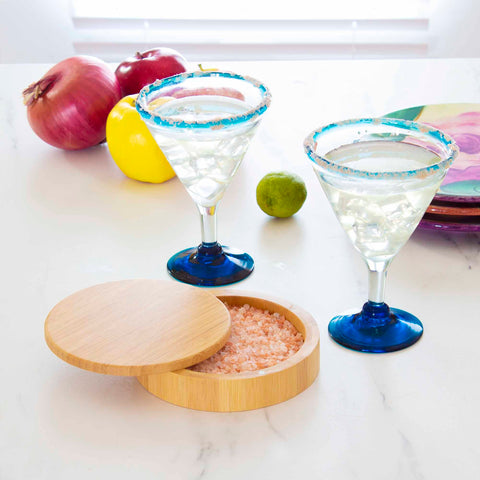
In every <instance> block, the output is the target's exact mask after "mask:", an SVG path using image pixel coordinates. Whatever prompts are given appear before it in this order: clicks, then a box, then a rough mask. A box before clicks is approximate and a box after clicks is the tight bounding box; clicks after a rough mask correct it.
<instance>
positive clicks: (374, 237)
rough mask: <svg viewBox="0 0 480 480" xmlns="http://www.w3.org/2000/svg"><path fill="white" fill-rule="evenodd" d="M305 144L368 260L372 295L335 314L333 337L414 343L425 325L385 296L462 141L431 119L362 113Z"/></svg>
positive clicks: (396, 346) (378, 346)
mask: <svg viewBox="0 0 480 480" xmlns="http://www.w3.org/2000/svg"><path fill="white" fill-rule="evenodd" d="M304 147H305V152H306V154H307V155H308V157H309V158H310V160H311V161H312V165H313V168H314V171H315V173H316V175H317V178H318V180H319V181H320V184H321V186H322V188H323V191H324V193H325V195H326V197H327V199H328V201H329V202H330V204H331V206H332V208H333V210H334V212H335V215H336V216H337V219H338V221H339V222H340V224H341V226H342V227H343V229H344V230H345V232H346V233H347V236H348V237H349V239H350V240H351V242H352V244H353V246H354V247H355V249H356V250H357V251H358V252H359V253H360V255H361V256H362V258H363V259H364V261H365V263H366V265H367V267H368V301H367V302H366V303H365V304H364V305H363V308H362V309H361V311H360V312H358V313H355V314H346V315H339V316H336V317H334V318H333V319H332V320H331V321H330V323H329V326H328V331H329V334H330V336H331V337H332V338H333V339H334V340H335V341H336V342H338V343H340V344H341V345H343V346H345V347H348V348H351V349H353V350H358V351H363V352H372V353H383V352H391V351H395V350H400V349H403V348H406V347H408V346H410V345H412V344H413V343H415V342H416V341H417V340H418V339H419V338H420V337H421V335H422V333H423V325H422V323H421V321H420V320H419V319H418V318H417V317H416V316H414V315H412V314H411V313H408V312H406V311H404V310H400V309H398V308H390V307H389V306H388V305H387V304H386V303H385V300H384V291H385V278H386V272H387V268H388V266H389V265H390V263H391V262H392V260H393V258H394V257H395V255H396V254H397V253H398V251H399V250H400V249H401V248H402V246H403V245H404V244H405V243H406V242H407V240H408V239H409V238H410V236H411V234H412V233H413V231H414V230H415V228H416V227H417V225H418V223H419V222H420V220H421V218H422V216H423V214H424V213H425V210H426V209H427V207H428V205H429V204H430V202H431V200H432V198H433V196H434V195H435V193H436V192H437V190H438V188H439V186H440V184H441V182H442V180H443V178H444V177H445V174H446V172H447V170H448V168H449V167H450V165H451V164H452V162H453V160H454V159H455V157H456V155H457V154H458V148H457V146H456V144H455V143H454V142H453V140H452V139H451V138H450V137H448V136H447V135H445V134H444V133H442V132H441V131H439V130H437V129H434V128H432V127H429V126H427V125H422V124H419V123H415V122H410V121H405V120H397V119H390V118H377V119H375V118H363V119H354V120H346V121H342V122H339V123H333V124H330V125H327V126H324V127H321V128H319V129H316V130H314V131H313V132H311V133H310V135H308V137H307V138H306V139H305V142H304ZM417 268H418V267H417Z"/></svg>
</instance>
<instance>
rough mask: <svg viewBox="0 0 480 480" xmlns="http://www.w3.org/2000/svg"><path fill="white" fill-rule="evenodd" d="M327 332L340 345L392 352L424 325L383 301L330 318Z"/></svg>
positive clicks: (419, 332)
mask: <svg viewBox="0 0 480 480" xmlns="http://www.w3.org/2000/svg"><path fill="white" fill-rule="evenodd" d="M328 333H329V334H330V336H331V337H332V338H333V339H334V340H335V341H336V342H337V343H339V344H340V345H343V346H344V347H347V348H351V349H352V350H358V351H360V352H369V353H386V352H394V351H396V350H401V349H403V348H407V347H409V346H410V345H412V344H414V343H415V342H416V341H417V340H418V339H419V338H420V337H421V336H422V333H423V325H422V323H421V322H420V320H419V319H418V318H417V317H415V316H414V315H412V314H410V313H408V312H405V311H404V310H399V309H398V308H390V307H389V306H388V305H387V304H386V303H374V302H367V303H365V305H364V306H363V308H362V311H361V312H360V313H356V314H353V315H341V316H338V317H335V318H333V319H332V320H331V321H330V323H329V325H328Z"/></svg>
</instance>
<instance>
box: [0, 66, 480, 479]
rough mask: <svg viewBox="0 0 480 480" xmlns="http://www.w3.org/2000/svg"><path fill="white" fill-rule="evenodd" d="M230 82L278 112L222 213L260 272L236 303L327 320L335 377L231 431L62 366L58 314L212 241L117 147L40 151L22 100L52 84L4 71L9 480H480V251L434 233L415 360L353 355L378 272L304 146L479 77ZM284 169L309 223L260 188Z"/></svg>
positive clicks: (407, 254)
mask: <svg viewBox="0 0 480 480" xmlns="http://www.w3.org/2000/svg"><path fill="white" fill-rule="evenodd" d="M224 66H226V67H228V68H230V69H233V70H237V71H238V72H240V73H247V74H250V75H252V76H255V77H258V78H260V79H262V80H264V81H265V82H266V83H267V84H268V85H269V86H270V87H271V90H272V94H273V102H272V107H271V109H270V111H269V112H268V113H267V115H266V116H265V119H264V121H263V123H262V125H261V126H260V129H259V131H258V134H257V136H256V138H255V139H254V141H253V143H252V145H251V148H250V150H249V152H248V153H247V155H246V157H245V160H244V162H243V164H242V166H241V168H240V170H239V172H238V175H237V177H236V178H235V179H234V181H233V183H232V185H231V186H230V188H229V190H228V191H227V193H226V195H225V197H224V199H223V200H222V202H221V204H220V207H219V211H218V216H219V218H218V220H219V225H218V232H219V240H220V241H221V242H222V243H224V244H227V245H231V246H238V247H241V248H243V249H245V250H246V251H247V252H249V253H250V254H251V255H252V256H253V257H254V259H255V261H256V269H255V271H254V273H253V275H251V276H250V277H249V278H248V279H247V280H245V281H243V282H241V283H239V284H237V285H236V286H235V287H234V288H236V289H239V290H250V291H257V292H259V293H262V292H263V293H268V294H271V295H275V296H280V297H283V298H286V299H289V300H290V301H291V302H293V303H296V304H298V305H300V306H301V307H303V308H304V309H306V310H308V311H309V312H310V313H311V314H312V315H313V316H314V317H315V319H316V321H317V322H318V325H319V328H320V334H321V339H320V347H321V367H320V375H319V377H318V379H317V380H316V381H315V383H314V384H313V385H312V386H311V387H310V388H309V389H308V390H306V391H305V392H303V393H302V394H300V395H299V396H297V397H295V398H293V399H292V400H289V401H288V402H285V403H282V404H279V405H275V406H272V407H270V408H266V409H261V410H255V411H250V412H242V413H231V414H216V413H206V412H197V411H190V410H187V409H183V408H180V407H176V406H173V405H170V404H168V403H165V402H163V401H162V400H160V399H158V398H156V397H154V396H152V395H150V394H149V393H148V392H147V391H146V390H144V389H143V388H142V387H141V386H140V384H139V383H138V382H137V381H136V380H135V379H134V378H122V377H110V376H104V375H98V374H94V373H90V372H87V371H83V370H80V369H77V368H74V367H72V366H70V365H67V364H66V363H64V362H62V361H61V360H59V359H58V358H57V357H55V356H54V355H53V354H52V353H51V352H50V350H49V349H48V348H47V346H46V344H45V342H44V338H43V324H44V320H45V317H46V315H47V313H48V312H49V310H50V309H51V308H52V307H53V306H54V305H55V304H56V303H57V302H58V301H60V300H61V299H62V298H64V297H65V296H67V295H69V294H70V293H73V292H75V291H76V290H79V289H81V288H84V287H87V286H89V285H93V284H97V283H101V282H106V281H110V280H119V279H125V278H159V279H169V276H168V274H167V272H166V268H165V262H166V260H167V258H168V257H169V256H170V255H171V254H172V253H174V252H176V251H178V250H179V249H180V248H186V247H189V246H191V245H193V244H196V243H197V242H198V241H199V235H200V224H199V221H198V218H197V211H196V209H195V207H194V204H193V202H192V201H191V200H190V198H189V197H188V195H187V194H186V192H185V191H184V189H183V187H182V185H181V184H180V183H179V181H178V180H176V179H174V180H171V181H169V182H167V183H165V184H163V185H149V184H142V183H139V182H135V181H133V180H129V179H127V178H125V177H124V176H123V174H122V173H121V172H120V171H119V170H118V169H117V167H116V165H115V164H114V162H113V161H112V159H111V157H110V155H109V153H108V150H107V148H106V146H99V147H95V148H92V149H89V150H86V151H82V152H64V151H61V150H57V149H54V148H53V147H50V146H48V145H47V144H45V143H43V142H42V141H41V140H39V139H38V138H37V137H36V136H35V135H34V134H33V132H32V130H31V129H30V127H29V125H28V123H27V120H26V112H25V107H24V106H23V105H22V102H21V91H22V89H23V88H25V87H26V86H27V85H28V84H29V83H31V82H33V81H35V80H37V79H38V78H39V77H40V76H41V75H43V74H44V73H45V72H46V70H47V66H46V65H15V66H14V65H0V78H1V80H0V82H1V83H0V84H1V88H0V129H1V130H0V152H1V154H0V155H1V162H2V166H1V176H0V195H1V196H0V199H1V202H0V209H1V218H2V225H3V228H2V236H1V246H2V247H1V249H0V255H1V263H0V264H1V266H2V271H3V275H2V284H3V288H2V289H1V290H0V305H1V306H2V308H1V310H0V322H1V326H2V335H1V337H0V360H1V361H0V365H1V367H0V368H1V380H2V383H1V384H2V389H1V390H2V391H1V395H0V478H1V479H2V480H29V479H32V480H43V479H45V480H46V479H48V480H54V479H62V480H63V479H69V480H84V479H97V478H98V479H100V478H101V479H116V480H122V479H141V480H150V479H151V480H154V479H155V480H159V479H168V480H170V479H181V480H183V479H188V480H193V479H200V478H202V479H221V480H224V479H234V480H235V479H244V478H250V479H273V478H275V479H294V478H299V479H300V478H302V479H329V480H331V479H334V480H344V479H345V480H356V479H367V478H368V479H369V480H386V479H388V480H391V479H401V480H403V479H418V480H419V479H428V480H430V479H431V480H438V479H450V478H462V479H466V480H467V479H471V480H474V479H478V478H480V443H479V442H478V432H479V431H480V416H479V413H478V412H479V405H480V385H479V373H478V364H479V360H480V355H479V338H480V294H479V288H480V235H478V234H447V233H441V232H425V231H424V232H422V231H417V232H415V233H414V235H413V236H412V238H411V239H410V241H409V242H408V244H407V245H406V246H405V247H404V248H403V249H402V251H401V252H400V253H399V255H398V256H397V258H396V259H395V260H394V262H393V264H392V265H391V268H390V270H389V275H388V281H387V290H386V300H387V302H388V303H389V304H391V305H392V306H397V307H402V308H404V309H406V310H409V311H411V312H413V313H415V314H416V315H417V316H418V317H419V318H420V319H421V320H422V322H423V324H424V327H425V333H424V335H423V338H422V339H421V340H420V341H419V342H418V343H417V344H415V345H414V346H413V347H411V348H409V349H407V350H404V351H401V352H397V353H392V354H384V355H368V354H361V353H356V352H353V351H349V350H347V349H345V348H342V347H340V346H338V345H336V344H335V343H333V342H332V341H331V340H330V338H329V337H328V334H327V324H328V321H329V319H330V318H331V317H332V316H333V315H334V314H337V313H340V312H341V311H344V310H347V309H349V308H351V307H359V306H360V305H361V304H362V303H363V302H364V301H365V299H366V292H367V272H366V268H365V266H364V265H363V263H362V261H361V259H360V258H359V255H358V254H357V253H356V252H355V251H354V250H353V247H352V246H351V245H350V244H349V242H348V240H347V238H346V236H345V234H344V232H343V231H342V230H341V227H340V226H339V224H338V223H337V221H336V219H335V217H334V214H333V213H332V211H331V209H330V207H329V205H328V204H327V201H326V199H325V197H324V195H323V193H322V191H321V189H320V186H319V185H318V184H317V180H316V178H315V177H314V174H313V171H312V170H311V167H310V166H309V164H308V161H307V158H306V156H305V155H304V153H303V146H302V143H303V139H304V137H305V136H306V134H307V133H309V132H310V131H311V130H312V129H313V128H314V127H317V126H319V125H321V124H324V123H326V122H329V121H334V120H340V119H344V118H348V117H357V116H376V115H381V114H383V113H386V112H389V111H393V110H396V109H399V108H404V107H408V106H413V105H419V104H426V103H443V102H480V59H476V60H474V59H471V60H460V59H459V60H428V61H427V60H413V61H406V60H405V61H404V60H392V61H352V62H350V61H322V62H311V63H308V62H288V63H282V62H273V63H266V62H259V63H231V64H228V65H224ZM285 169H286V170H291V171H294V172H296V173H298V174H299V175H301V176H302V177H303V179H304V180H305V182H306V184H307V188H308V198H307V201H306V203H305V205H304V207H303V208H302V210H300V212H299V213H298V214H297V215H296V216H295V217H293V218H291V219H288V220H274V219H270V218H268V217H267V216H266V215H265V214H263V212H261V211H260V209H259V208H258V207H257V205H256V201H255V188H256V185H257V183H258V181H259V180H260V178H261V177H262V176H263V175H264V174H265V173H267V172H269V171H271V170H285ZM171 281H173V280H171Z"/></svg>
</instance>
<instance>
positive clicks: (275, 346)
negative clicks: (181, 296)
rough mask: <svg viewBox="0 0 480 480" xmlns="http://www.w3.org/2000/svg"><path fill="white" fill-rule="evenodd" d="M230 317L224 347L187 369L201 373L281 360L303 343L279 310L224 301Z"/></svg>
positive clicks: (261, 365)
mask: <svg viewBox="0 0 480 480" xmlns="http://www.w3.org/2000/svg"><path fill="white" fill-rule="evenodd" d="M225 305H226V307H227V309H228V311H229V312H230V317H231V320H232V329H231V332H230V338H229V339H228V341H227V342H226V343H225V345H224V347H223V348H222V349H221V350H219V351H218V352H216V353H215V354H214V355H212V356H211V357H210V358H207V359H206V360H204V361H203V362H201V363H198V364H197V365H193V366H192V367H190V370H194V371H196V372H203V373H240V372H248V371H255V370H261V369H264V368H268V367H272V366H273V365H276V364H277V363H280V362H283V361H284V360H286V359H287V358H289V357H291V356H292V355H294V354H295V353H296V352H298V350H299V349H300V347H301V346H302V345H303V337H302V334H301V333H300V332H298V331H297V329H296V328H295V327H294V326H293V325H292V324H291V323H290V322H289V321H288V320H287V319H286V318H285V317H284V316H283V315H281V314H279V313H278V312H275V313H271V312H269V311H267V310H261V309H258V308H255V307H252V306H250V305H247V304H245V305H243V306H230V305H228V304H225Z"/></svg>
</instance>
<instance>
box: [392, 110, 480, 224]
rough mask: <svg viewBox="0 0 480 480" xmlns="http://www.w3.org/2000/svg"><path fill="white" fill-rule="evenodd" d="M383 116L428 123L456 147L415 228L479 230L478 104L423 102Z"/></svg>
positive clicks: (479, 159)
mask: <svg viewBox="0 0 480 480" xmlns="http://www.w3.org/2000/svg"><path fill="white" fill-rule="evenodd" d="M385 117H393V118H402V119H404V120H414V121H417V122H421V123H426V124H428V125H432V126H434V127H436V128H438V129H440V130H442V131H444V132H445V133H447V134H449V135H450V136H451V137H452V138H453V139H454V140H455V142H456V143H457V145H458V147H459V149H460V153H459V155H458V157H457V159H456V160H455V162H454V163H453V165H452V166H451V167H450V169H449V171H448V173H447V175H446V177H445V180H444V181H443V183H442V185H441V186H440V190H439V191H438V193H437V194H436V195H435V197H434V199H433V201H432V203H431V204H430V206H429V207H428V209H427V211H426V213H425V215H424V217H423V218H422V221H421V222H420V225H419V228H424V229H429V230H446V231H452V232H480V104H478V103H474V104H471V103H447V104H439V105H423V106H419V107H412V108H407V109H405V110H398V111H396V112H391V113H389V114H387V115H385Z"/></svg>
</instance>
